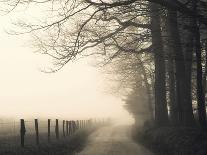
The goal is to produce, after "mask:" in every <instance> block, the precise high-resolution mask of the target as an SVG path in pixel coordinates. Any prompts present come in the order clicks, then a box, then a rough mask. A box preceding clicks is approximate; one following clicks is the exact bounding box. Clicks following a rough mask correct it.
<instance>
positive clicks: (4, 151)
mask: <svg viewBox="0 0 207 155" xmlns="http://www.w3.org/2000/svg"><path fill="white" fill-rule="evenodd" d="M92 131H93V129H81V130H79V131H77V132H76V133H75V134H74V135H72V136H70V137H66V138H61V139H60V140H58V141H57V140H53V141H51V142H50V143H46V142H45V143H40V145H39V146H37V145H35V144H34V145H31V144H28V145H26V146H25V147H24V148H21V147H20V145H19V144H18V143H13V144H11V143H10V144H9V143H8V141H6V143H4V140H3V139H1V141H0V155H72V154H75V153H76V152H78V151H80V150H81V149H82V148H83V147H84V145H85V144H86V142H87V137H88V136H89V134H90V133H91V132H92ZM10 138H11V141H12V137H10ZM13 138H14V139H16V137H13ZM30 138H34V137H33V136H30ZM13 142H15V141H13Z"/></svg>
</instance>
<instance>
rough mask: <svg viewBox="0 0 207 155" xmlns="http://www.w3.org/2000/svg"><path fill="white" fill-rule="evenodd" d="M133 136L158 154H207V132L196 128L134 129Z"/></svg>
mask: <svg viewBox="0 0 207 155" xmlns="http://www.w3.org/2000/svg"><path fill="white" fill-rule="evenodd" d="M133 133H134V135H133V138H134V139H135V141H137V142H139V143H141V144H143V145H144V146H145V147H147V148H148V149H150V150H151V151H152V152H153V153H154V154H156V155H206V154H207V133H206V132H203V131H201V130H198V129H195V128H184V127H180V128H175V127H160V128H151V129H137V128H135V129H134V132H133Z"/></svg>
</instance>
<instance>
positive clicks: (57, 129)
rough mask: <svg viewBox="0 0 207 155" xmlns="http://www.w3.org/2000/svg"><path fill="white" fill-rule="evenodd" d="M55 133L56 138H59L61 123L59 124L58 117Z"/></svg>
mask: <svg viewBox="0 0 207 155" xmlns="http://www.w3.org/2000/svg"><path fill="white" fill-rule="evenodd" d="M55 134H56V139H59V125H58V119H56V123H55Z"/></svg>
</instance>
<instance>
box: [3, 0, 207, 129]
mask: <svg viewBox="0 0 207 155" xmlns="http://www.w3.org/2000/svg"><path fill="white" fill-rule="evenodd" d="M1 3H3V4H4V5H5V8H6V9H5V11H11V10H14V9H15V8H16V7H18V6H19V5H20V6H28V5H29V4H30V5H45V6H47V7H48V10H50V11H51V16H50V17H49V18H48V20H45V21H44V22H39V23H36V24H34V23H32V22H26V21H24V22H19V23H17V25H18V26H20V27H21V28H22V29H21V30H22V31H20V32H15V33H17V34H18V33H31V32H32V33H33V32H38V33H35V34H36V35H35V38H34V39H35V45H36V48H37V49H38V50H39V51H40V52H41V53H43V54H47V55H49V56H51V57H52V58H53V59H54V68H52V70H50V71H52V72H55V71H58V70H59V69H61V68H62V67H63V66H64V65H65V64H67V63H68V62H69V61H71V60H74V59H76V58H79V57H81V56H90V55H96V56H98V59H99V58H100V59H101V60H104V63H111V64H112V65H114V66H113V69H114V73H117V72H118V73H117V74H119V75H120V76H119V77H120V80H121V81H125V82H124V83H125V86H127V87H128V88H129V93H128V97H127V98H126V106H127V108H128V110H130V111H131V112H132V113H133V114H134V115H135V116H136V115H137V114H141V113H142V112H140V109H141V108H138V107H139V106H140V105H141V106H140V107H146V108H143V109H145V111H148V112H149V113H148V114H147V115H148V116H147V118H148V119H149V120H152V121H153V122H155V124H156V125H157V126H166V125H173V126H194V125H195V124H196V121H197V120H198V122H199V125H200V126H201V127H202V128H206V92H207V90H206V76H207V2H206V1H205V0H70V1H68V0H61V1H58V0H52V1H50V0H49V1H44V0H36V1H33V0H28V1H27V0H12V1H11V0H2V1H1ZM89 49H92V50H89ZM141 102H142V103H141ZM143 115H146V113H145V114H143Z"/></svg>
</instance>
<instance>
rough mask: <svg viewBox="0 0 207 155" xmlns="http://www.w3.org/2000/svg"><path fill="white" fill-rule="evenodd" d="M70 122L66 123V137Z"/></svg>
mask: <svg viewBox="0 0 207 155" xmlns="http://www.w3.org/2000/svg"><path fill="white" fill-rule="evenodd" d="M68 125H69V124H68V121H66V135H67V136H68Z"/></svg>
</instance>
